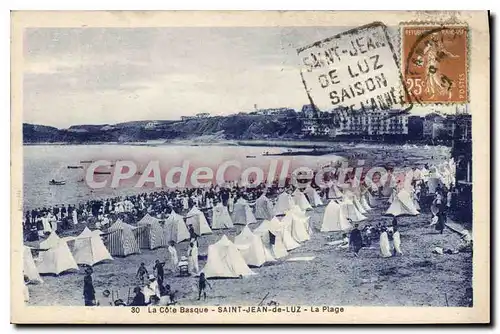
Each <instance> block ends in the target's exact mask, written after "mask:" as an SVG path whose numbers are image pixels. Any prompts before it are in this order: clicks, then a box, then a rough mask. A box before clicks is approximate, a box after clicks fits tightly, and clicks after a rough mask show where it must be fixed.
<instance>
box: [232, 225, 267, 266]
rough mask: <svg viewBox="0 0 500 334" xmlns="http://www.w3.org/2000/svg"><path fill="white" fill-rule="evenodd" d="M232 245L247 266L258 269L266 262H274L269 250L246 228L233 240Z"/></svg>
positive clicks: (258, 237)
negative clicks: (238, 251) (236, 248)
mask: <svg viewBox="0 0 500 334" xmlns="http://www.w3.org/2000/svg"><path fill="white" fill-rule="evenodd" d="M234 244H235V245H236V247H238V249H239V250H240V253H241V255H242V256H243V259H245V262H246V263H247V264H248V265H249V266H254V267H260V266H262V265H263V264H264V263H266V262H272V261H276V260H275V258H274V257H273V255H272V254H271V252H270V250H269V249H267V248H266V247H264V244H263V243H262V239H261V238H260V236H258V235H256V234H253V232H252V231H251V230H250V228H249V227H248V226H245V227H244V228H243V230H242V231H241V233H240V234H238V235H237V236H236V237H235V238H234Z"/></svg>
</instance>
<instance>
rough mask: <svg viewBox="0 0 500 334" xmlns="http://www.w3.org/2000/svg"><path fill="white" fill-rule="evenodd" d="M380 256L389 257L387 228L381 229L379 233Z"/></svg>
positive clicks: (389, 246)
mask: <svg viewBox="0 0 500 334" xmlns="http://www.w3.org/2000/svg"><path fill="white" fill-rule="evenodd" d="M380 254H381V255H382V257H391V256H392V254H391V245H390V244H389V235H388V233H387V228H385V227H383V228H382V232H381V233H380Z"/></svg>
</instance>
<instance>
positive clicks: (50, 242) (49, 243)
mask: <svg viewBox="0 0 500 334" xmlns="http://www.w3.org/2000/svg"><path fill="white" fill-rule="evenodd" d="M60 241H61V238H59V236H58V235H57V233H56V232H51V233H50V235H49V236H48V237H47V239H45V240H43V241H40V245H39V246H38V248H39V249H50V248H52V247H54V246H56V245H57V244H59V242H60Z"/></svg>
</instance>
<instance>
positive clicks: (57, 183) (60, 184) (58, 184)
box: [49, 180, 66, 186]
mask: <svg viewBox="0 0 500 334" xmlns="http://www.w3.org/2000/svg"><path fill="white" fill-rule="evenodd" d="M49 184H50V185H51V186H63V185H65V184H66V181H56V180H50V181H49Z"/></svg>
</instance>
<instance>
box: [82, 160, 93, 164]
mask: <svg viewBox="0 0 500 334" xmlns="http://www.w3.org/2000/svg"><path fill="white" fill-rule="evenodd" d="M80 163H81V164H91V163H93V161H92V160H81V161H80Z"/></svg>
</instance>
